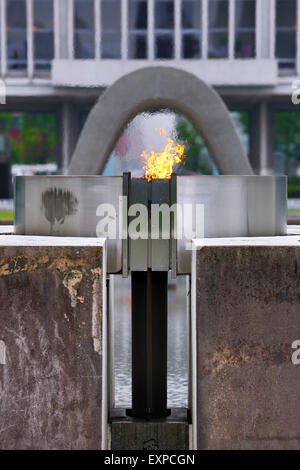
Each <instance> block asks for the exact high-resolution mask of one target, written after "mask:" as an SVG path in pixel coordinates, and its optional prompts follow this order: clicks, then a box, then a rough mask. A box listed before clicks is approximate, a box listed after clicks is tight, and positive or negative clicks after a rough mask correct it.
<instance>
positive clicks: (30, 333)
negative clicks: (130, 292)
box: [0, 235, 107, 449]
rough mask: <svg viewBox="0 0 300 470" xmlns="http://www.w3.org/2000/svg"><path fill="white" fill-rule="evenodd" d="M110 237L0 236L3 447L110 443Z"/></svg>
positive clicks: (0, 423)
mask: <svg viewBox="0 0 300 470" xmlns="http://www.w3.org/2000/svg"><path fill="white" fill-rule="evenodd" d="M105 259H106V257H105V241H104V240H102V239H98V240H97V239H80V238H76V239H74V238H70V239H68V238H55V237H26V236H24V237H23V236H13V235H9V236H1V237H0V397H1V400H0V449H101V448H105V447H106V422H107V417H106V409H107V403H106V369H105V367H106V366H105V364H106V309H105V305H106V300H105V279H106V273H105V265H106V261H105Z"/></svg>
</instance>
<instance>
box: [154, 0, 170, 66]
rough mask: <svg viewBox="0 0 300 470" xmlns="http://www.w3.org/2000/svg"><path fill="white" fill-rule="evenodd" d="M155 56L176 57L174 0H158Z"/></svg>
mask: <svg viewBox="0 0 300 470" xmlns="http://www.w3.org/2000/svg"><path fill="white" fill-rule="evenodd" d="M154 25H155V26H154V27H155V57H156V58H157V59H172V58H173V57H174V0H157V1H156V2H155V9H154Z"/></svg>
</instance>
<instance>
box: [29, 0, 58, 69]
mask: <svg viewBox="0 0 300 470" xmlns="http://www.w3.org/2000/svg"><path fill="white" fill-rule="evenodd" d="M33 11H34V20H33V34H34V67H35V70H50V67H51V60H52V59H53V57H54V34H53V0H34V3H33Z"/></svg>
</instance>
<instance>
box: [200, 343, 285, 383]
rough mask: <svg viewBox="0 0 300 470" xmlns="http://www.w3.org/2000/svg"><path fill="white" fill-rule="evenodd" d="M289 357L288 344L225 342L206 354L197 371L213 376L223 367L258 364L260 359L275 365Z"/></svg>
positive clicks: (203, 374) (271, 365)
mask: <svg viewBox="0 0 300 470" xmlns="http://www.w3.org/2000/svg"><path fill="white" fill-rule="evenodd" d="M290 357H291V345H290V344H285V345H281V344H278V345H276V346H274V345H273V346H265V347H263V346H262V345H260V344H253V343H248V344H242V343H239V344H234V343H233V344H230V345H229V344H226V345H224V346H222V347H221V346H218V348H217V350H216V351H214V352H212V353H209V354H208V355H207V358H205V359H204V360H203V365H202V368H201V370H199V373H200V374H201V376H213V375H215V374H216V373H217V372H219V371H221V370H222V369H223V368H224V367H232V368H242V367H243V366H244V365H245V364H246V363H253V364H255V363H256V364H259V363H260V362H261V361H265V362H266V363H268V364H269V366H270V367H277V366H279V365H281V364H283V363H286V361H288V360H290Z"/></svg>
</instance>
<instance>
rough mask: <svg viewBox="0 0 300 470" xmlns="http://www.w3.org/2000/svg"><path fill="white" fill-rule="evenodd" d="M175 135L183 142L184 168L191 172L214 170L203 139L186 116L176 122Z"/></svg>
mask: <svg viewBox="0 0 300 470" xmlns="http://www.w3.org/2000/svg"><path fill="white" fill-rule="evenodd" d="M176 131H177V137H178V139H179V140H180V141H181V142H183V143H185V145H186V148H185V152H184V153H185V156H186V158H185V159H184V162H183V165H184V167H183V168H184V170H185V171H187V172H191V173H200V174H203V175H211V174H213V172H214V168H213V164H212V162H211V161H210V158H209V156H208V155H207V152H206V146H205V143H204V140H203V139H202V137H201V136H200V134H199V133H198V132H197V130H196V129H195V128H194V126H193V124H192V123H191V122H190V121H189V120H187V119H186V118H181V119H180V120H179V122H178V124H177V128H176Z"/></svg>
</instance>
